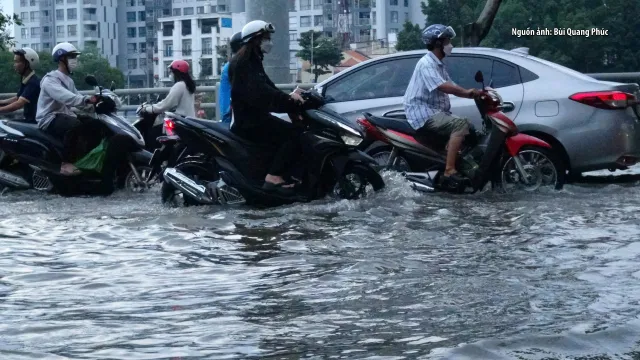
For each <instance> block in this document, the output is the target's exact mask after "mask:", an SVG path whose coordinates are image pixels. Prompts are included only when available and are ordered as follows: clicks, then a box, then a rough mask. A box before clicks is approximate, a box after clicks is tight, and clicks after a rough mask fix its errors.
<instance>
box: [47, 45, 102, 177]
mask: <svg viewBox="0 0 640 360" xmlns="http://www.w3.org/2000/svg"><path fill="white" fill-rule="evenodd" d="M51 55H52V56H53V61H55V62H57V63H58V69H57V70H53V71H50V72H48V73H47V74H46V75H45V76H44V77H43V78H42V82H41V83H40V86H41V91H40V98H39V99H38V110H37V113H36V121H37V122H38V126H39V127H40V129H42V130H43V131H45V132H47V133H49V134H50V135H52V136H53V137H56V138H59V139H61V140H62V142H63V143H62V145H63V151H62V164H61V166H60V173H61V174H63V175H76V174H79V173H80V170H78V169H77V168H76V167H75V166H74V165H73V164H72V163H71V162H72V161H73V156H74V155H76V154H74V151H73V150H74V145H75V142H76V140H77V139H76V138H77V136H78V135H79V134H78V132H79V129H80V125H82V123H81V122H80V120H78V117H77V116H76V114H75V113H74V112H73V111H72V110H71V108H72V107H78V106H82V105H87V104H95V103H96V102H97V101H98V99H97V98H96V97H95V96H85V95H82V94H80V93H79V92H78V90H77V89H76V86H75V83H74V82H73V79H72V78H71V76H70V75H71V74H72V73H73V70H75V69H76V67H77V66H78V55H80V51H78V49H76V47H75V46H73V45H72V44H70V43H68V42H63V43H60V44H58V45H56V46H55V47H54V48H53V51H52V52H51Z"/></svg>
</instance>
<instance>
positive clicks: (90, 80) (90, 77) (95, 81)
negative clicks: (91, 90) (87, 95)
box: [84, 75, 98, 87]
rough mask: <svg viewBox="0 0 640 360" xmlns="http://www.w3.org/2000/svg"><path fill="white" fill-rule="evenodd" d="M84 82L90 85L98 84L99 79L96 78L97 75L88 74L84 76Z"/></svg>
mask: <svg viewBox="0 0 640 360" xmlns="http://www.w3.org/2000/svg"><path fill="white" fill-rule="evenodd" d="M84 82H86V83H87V85H89V86H93V87H95V86H98V79H96V77H95V76H93V75H87V77H85V78H84Z"/></svg>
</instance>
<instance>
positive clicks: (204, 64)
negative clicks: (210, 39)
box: [200, 59, 213, 76]
mask: <svg viewBox="0 0 640 360" xmlns="http://www.w3.org/2000/svg"><path fill="white" fill-rule="evenodd" d="M200 66H201V68H202V69H201V70H200V71H201V72H202V75H204V76H210V75H213V59H200Z"/></svg>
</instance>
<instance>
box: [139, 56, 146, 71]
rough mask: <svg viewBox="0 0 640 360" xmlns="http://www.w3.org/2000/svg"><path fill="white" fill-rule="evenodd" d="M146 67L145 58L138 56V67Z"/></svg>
mask: <svg viewBox="0 0 640 360" xmlns="http://www.w3.org/2000/svg"><path fill="white" fill-rule="evenodd" d="M146 67H147V59H145V58H140V68H141V69H146Z"/></svg>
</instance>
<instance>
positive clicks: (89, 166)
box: [74, 139, 107, 173]
mask: <svg viewBox="0 0 640 360" xmlns="http://www.w3.org/2000/svg"><path fill="white" fill-rule="evenodd" d="M106 156H107V139H102V142H100V144H99V145H98V146H96V147H95V148H93V150H91V151H89V153H88V154H87V155H85V156H84V157H83V158H82V159H80V160H78V161H76V162H75V164H74V165H75V166H76V167H77V168H78V169H80V170H84V171H95V172H97V173H101V172H102V165H103V164H104V159H105V158H106Z"/></svg>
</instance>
